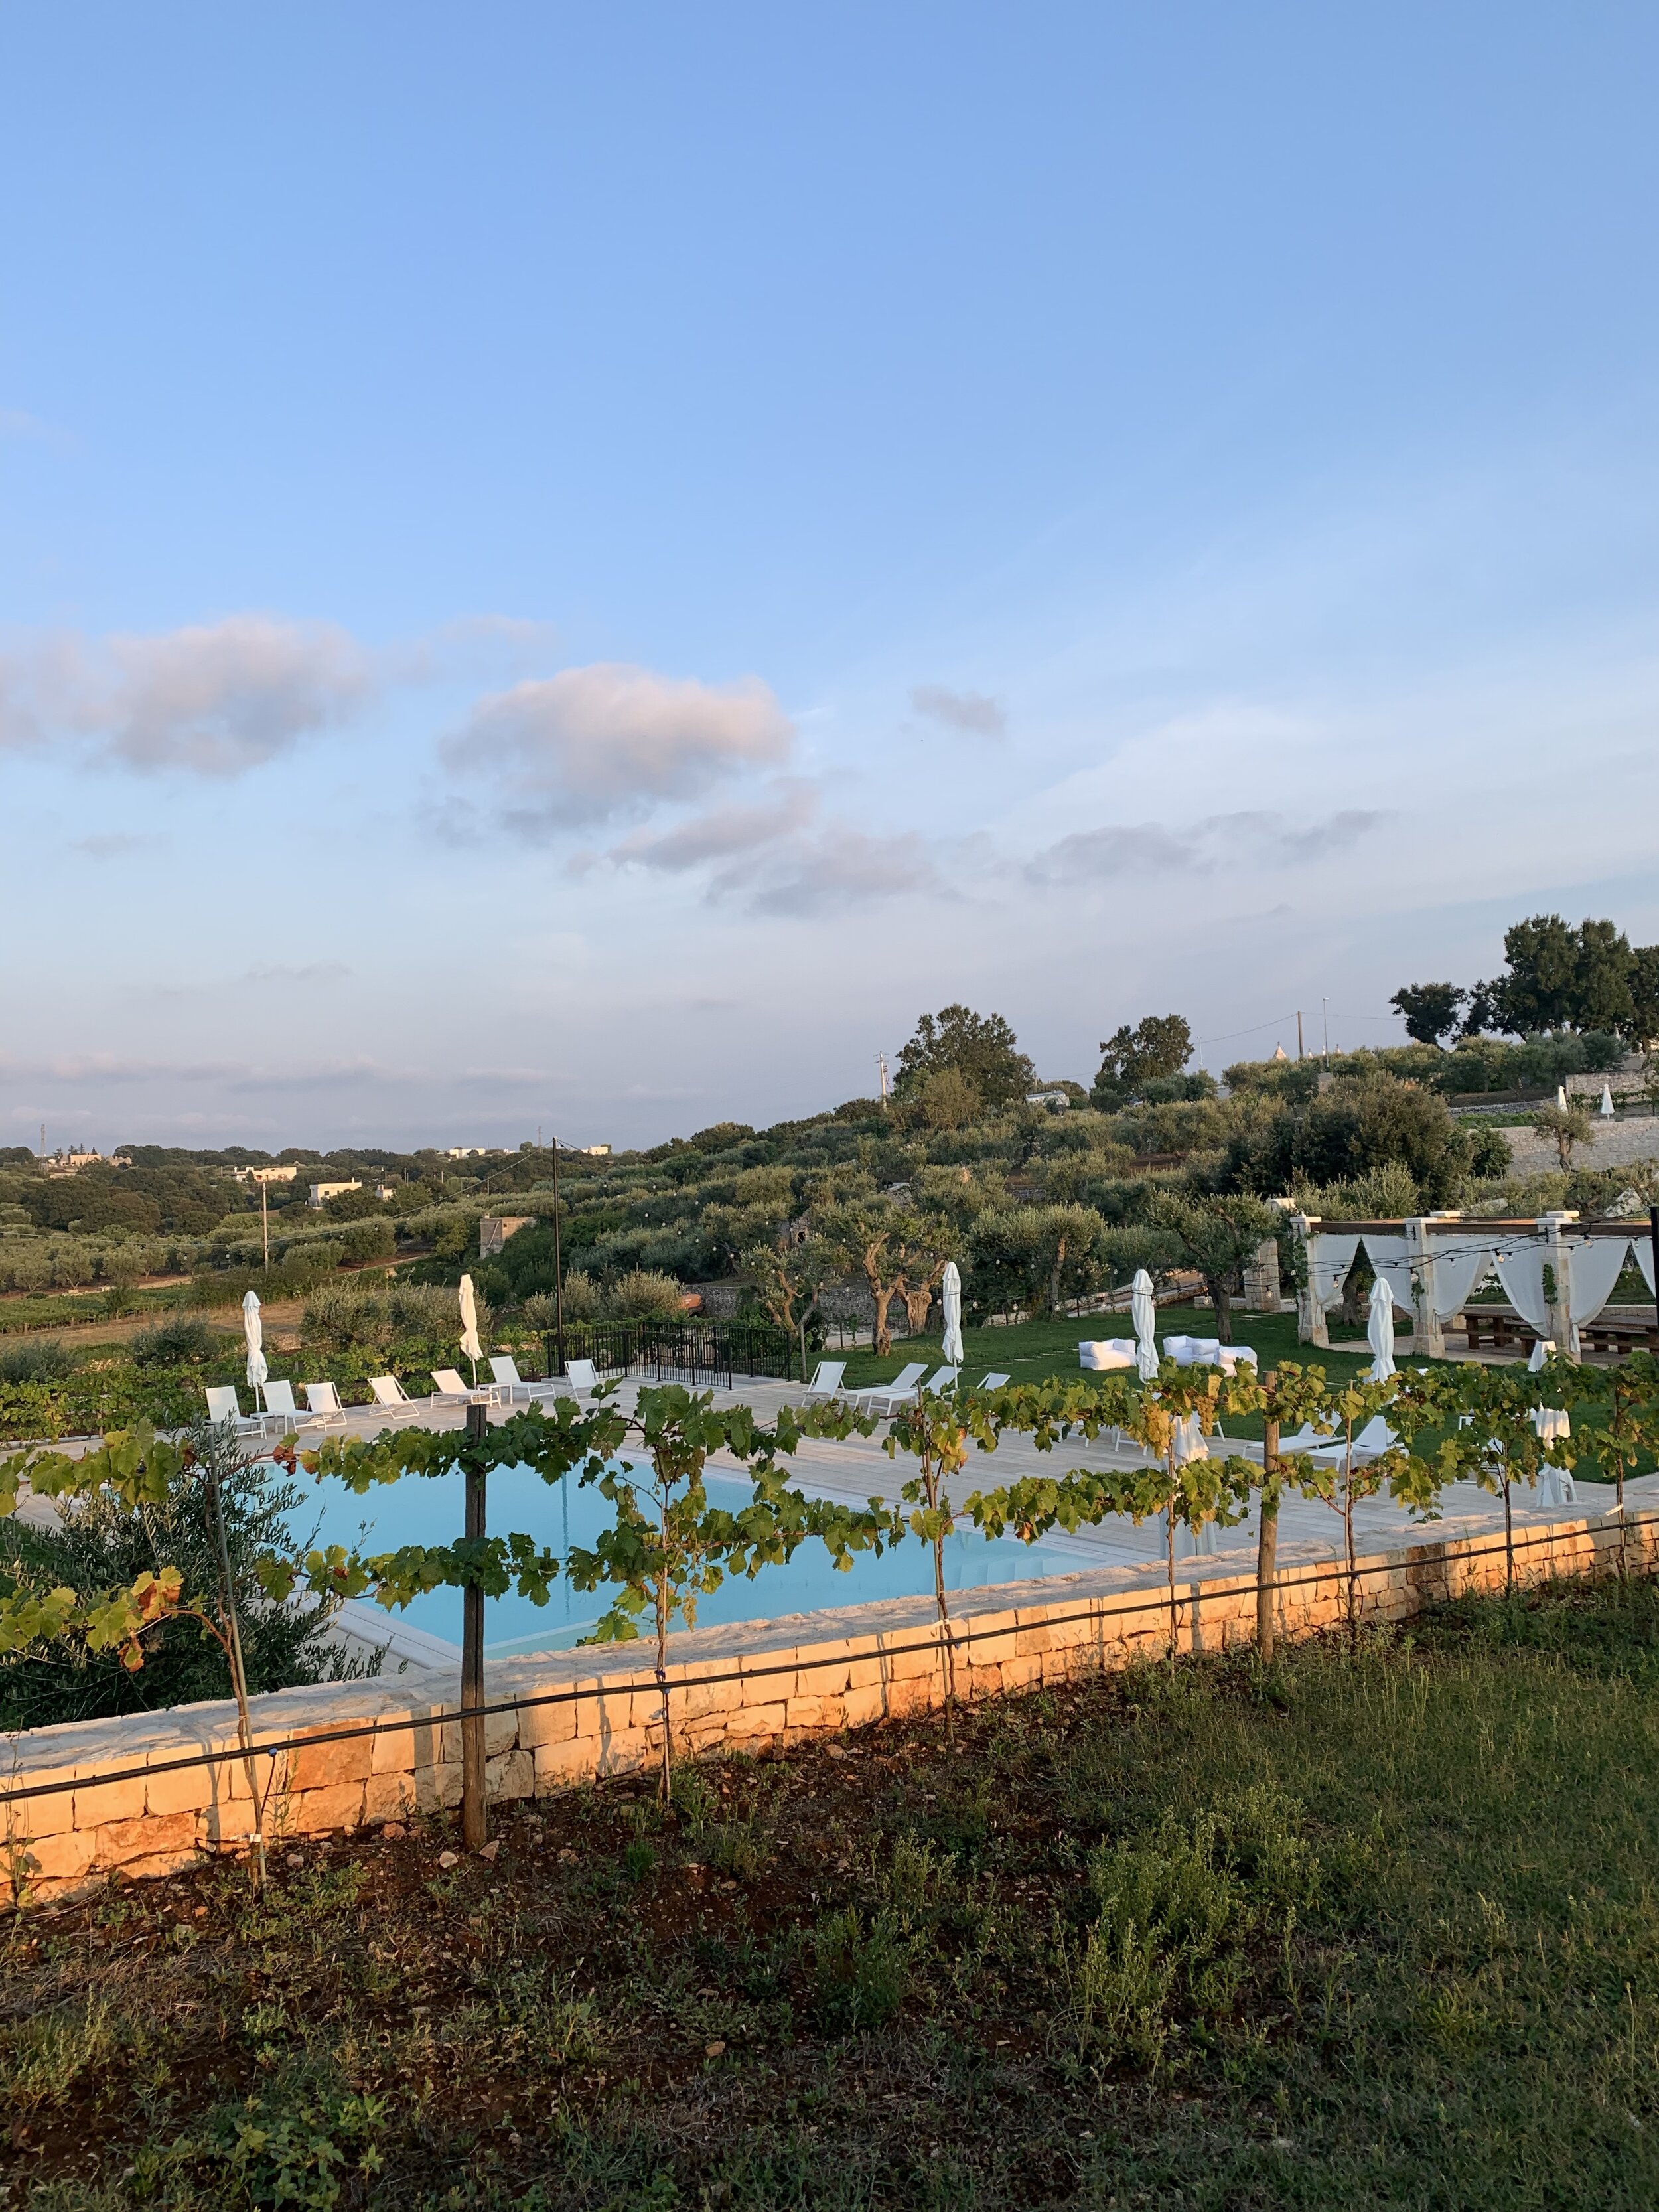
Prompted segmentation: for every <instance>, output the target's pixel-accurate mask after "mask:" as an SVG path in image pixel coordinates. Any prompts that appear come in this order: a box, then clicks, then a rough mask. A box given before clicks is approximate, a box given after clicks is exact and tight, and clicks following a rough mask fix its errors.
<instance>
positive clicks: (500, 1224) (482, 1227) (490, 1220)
mask: <svg viewBox="0 0 1659 2212" xmlns="http://www.w3.org/2000/svg"><path fill="white" fill-rule="evenodd" d="M535 1225H536V1217H535V1215H534V1214H533V1213H486V1214H485V1216H484V1217H483V1220H482V1221H481V1222H480V1223H479V1224H478V1257H479V1258H480V1259H481V1260H487V1259H489V1255H490V1254H491V1253H492V1252H499V1251H500V1250H501V1247H502V1245H503V1244H505V1243H506V1242H507V1238H508V1237H516V1236H517V1235H518V1233H519V1231H520V1230H521V1229H533V1228H534V1227H535Z"/></svg>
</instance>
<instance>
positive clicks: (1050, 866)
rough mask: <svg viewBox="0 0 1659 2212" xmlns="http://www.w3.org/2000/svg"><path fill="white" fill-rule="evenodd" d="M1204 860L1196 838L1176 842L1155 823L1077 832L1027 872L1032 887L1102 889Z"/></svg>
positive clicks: (1042, 855) (1038, 856) (1036, 859)
mask: <svg viewBox="0 0 1659 2212" xmlns="http://www.w3.org/2000/svg"><path fill="white" fill-rule="evenodd" d="M1201 857H1202V856H1201V854H1200V848H1199V847H1198V845H1197V843H1196V842H1195V841H1194V839H1193V838H1192V837H1191V836H1184V837H1183V836H1172V835H1171V833H1170V831H1169V830H1167V829H1164V828H1162V827H1161V826H1160V825H1159V824H1158V823H1156V822H1133V823H1130V822H1125V823H1112V824H1110V825H1109V826H1108V827H1107V828H1105V829H1079V830H1074V831H1073V834H1072V835H1071V836H1069V837H1062V838H1061V839H1060V841H1059V842H1058V843H1057V844H1054V845H1050V846H1049V847H1048V848H1047V849H1046V850H1045V851H1043V852H1041V853H1038V854H1035V855H1034V856H1033V857H1032V858H1031V859H1030V860H1028V861H1027V862H1026V864H1025V871H1024V872H1025V878H1026V880H1027V882H1029V883H1033V884H1086V883H1103V882H1107V881H1109V880H1110V879H1111V878H1115V877H1117V876H1135V875H1152V874H1155V873H1158V872H1162V871H1170V870H1176V869H1180V870H1185V869H1188V868H1194V867H1196V866H1198V865H1199V864H1200V859H1201Z"/></svg>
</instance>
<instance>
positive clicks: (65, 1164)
mask: <svg viewBox="0 0 1659 2212" xmlns="http://www.w3.org/2000/svg"><path fill="white" fill-rule="evenodd" d="M102 1159H103V1154H102V1153H101V1152H54V1153H52V1157H51V1158H50V1159H46V1160H43V1161H42V1162H41V1163H40V1164H41V1166H42V1167H43V1168H44V1169H45V1170H46V1173H47V1174H48V1175H49V1176H72V1175H79V1174H80V1172H81V1170H82V1168H95V1167H97V1166H98V1165H99V1164H100V1163H101V1161H102ZM124 1164H125V1163H124Z"/></svg>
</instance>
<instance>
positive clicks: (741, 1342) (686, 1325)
mask: <svg viewBox="0 0 1659 2212" xmlns="http://www.w3.org/2000/svg"><path fill="white" fill-rule="evenodd" d="M542 1345H543V1352H544V1373H546V1374H548V1375H562V1374H563V1372H564V1371H565V1369H566V1367H567V1366H568V1364H569V1362H570V1361H571V1360H573V1359H591V1360H592V1363H593V1365H594V1367H595V1369H596V1370H598V1372H599V1374H600V1375H629V1376H634V1377H635V1379H636V1380H638V1381H641V1382H650V1383H685V1384H686V1385H687V1386H688V1387H694V1386H695V1387H700V1388H702V1389H714V1388H715V1387H717V1386H718V1387H719V1388H720V1389H726V1390H729V1389H731V1388H732V1378H733V1377H734V1376H738V1375H755V1376H766V1377H769V1378H772V1379H775V1380H777V1381H779V1382H788V1381H791V1380H793V1379H795V1378H797V1377H798V1376H799V1372H800V1354H799V1349H798V1347H797V1344H796V1340H795V1339H794V1338H793V1336H791V1335H789V1334H787V1332H786V1331H785V1330H783V1329H781V1328H776V1327H775V1326H774V1324H773V1323H772V1322H756V1321H698V1320H696V1319H695V1318H693V1319H689V1320H685V1321H597V1322H567V1323H566V1324H565V1329H564V1341H563V1352H562V1357H561V1349H560V1342H559V1338H558V1336H557V1334H556V1332H555V1331H553V1330H551V1329H549V1330H547V1331H546V1332H545V1333H544V1336H543V1339H542Z"/></svg>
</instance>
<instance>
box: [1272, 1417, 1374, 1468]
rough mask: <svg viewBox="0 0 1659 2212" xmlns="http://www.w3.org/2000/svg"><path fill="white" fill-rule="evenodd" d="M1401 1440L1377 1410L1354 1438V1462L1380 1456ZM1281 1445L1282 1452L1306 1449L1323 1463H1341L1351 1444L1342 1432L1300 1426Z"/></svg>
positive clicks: (1328, 1465)
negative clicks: (1326, 1433) (1321, 1431)
mask: <svg viewBox="0 0 1659 2212" xmlns="http://www.w3.org/2000/svg"><path fill="white" fill-rule="evenodd" d="M1399 1441H1400V1439H1399V1437H1396V1436H1395V1432H1394V1431H1393V1430H1392V1429H1391V1428H1390V1427H1389V1425H1388V1423H1387V1422H1386V1421H1385V1420H1384V1419H1383V1416H1382V1414H1381V1413H1377V1414H1376V1415H1375V1416H1374V1417H1373V1418H1372V1419H1370V1420H1369V1421H1367V1422H1366V1424H1365V1425H1364V1428H1363V1429H1361V1431H1359V1434H1358V1436H1357V1437H1355V1438H1354V1440H1353V1462H1354V1465H1355V1466H1356V1467H1359V1466H1363V1465H1364V1462H1365V1461H1367V1460H1370V1459H1378V1458H1380V1457H1381V1456H1382V1455H1383V1453H1384V1452H1385V1451H1389V1450H1391V1449H1393V1447H1394V1446H1395V1444H1397V1443H1399ZM1279 1452H1280V1454H1281V1455H1283V1454H1285V1453H1286V1452H1303V1453H1305V1454H1306V1455H1307V1456H1308V1458H1310V1459H1312V1460H1317V1461H1318V1462H1319V1464H1320V1465H1321V1466H1322V1467H1340V1466H1342V1464H1343V1463H1344V1462H1345V1461H1346V1458H1347V1456H1348V1447H1347V1445H1346V1443H1345V1442H1344V1440H1343V1438H1342V1437H1340V1435H1339V1436H1330V1437H1322V1436H1316V1434H1315V1433H1314V1431H1313V1430H1312V1429H1311V1428H1304V1429H1300V1430H1298V1431H1297V1433H1296V1435H1295V1436H1293V1437H1282V1438H1281V1439H1280V1441H1279Z"/></svg>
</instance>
